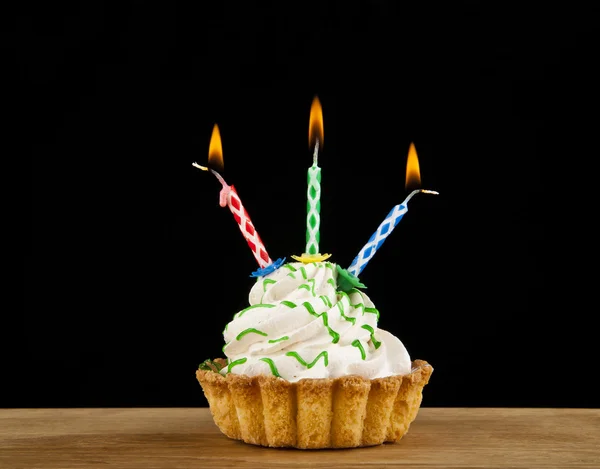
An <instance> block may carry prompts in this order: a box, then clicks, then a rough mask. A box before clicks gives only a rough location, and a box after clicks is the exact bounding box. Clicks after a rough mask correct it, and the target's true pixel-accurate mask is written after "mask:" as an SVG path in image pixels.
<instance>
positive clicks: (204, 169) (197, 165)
mask: <svg viewBox="0 0 600 469" xmlns="http://www.w3.org/2000/svg"><path fill="white" fill-rule="evenodd" d="M192 166H194V167H196V168H198V169H201V170H202V171H208V168H207V167H206V166H201V165H199V164H198V163H195V162H194V163H192Z"/></svg>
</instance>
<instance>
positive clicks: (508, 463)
mask: <svg viewBox="0 0 600 469" xmlns="http://www.w3.org/2000/svg"><path fill="white" fill-rule="evenodd" d="M283 466H285V467H289V468H303V467H327V468H344V469H348V468H356V467H365V466H369V467H418V468H431V467H433V468H442V467H443V468H457V467H461V468H471V467H478V468H502V467H510V468H528V469H535V468H560V469H567V468H573V467H577V468H581V467H588V468H595V469H599V468H600V409H512V408H505V409H497V408H427V407H425V408H422V409H421V410H420V411H419V415H418V416H417V419H416V420H415V421H414V422H413V424H412V425H411V428H410V430H409V432H408V434H407V435H406V436H405V437H404V438H403V439H402V440H401V441H400V442H399V443H397V444H385V445H381V446H375V447H371V448H358V449H350V450H304V451H303V450H295V449H271V448H261V447H257V446H252V445H247V444H245V443H241V442H238V441H235V440H230V439H228V438H227V437H225V436H224V435H223V434H221V433H220V431H219V430H218V429H217V427H216V426H215V425H214V423H213V421H212V417H211V416H210V413H209V411H208V409H206V408H169V409H167V408H151V409H147V408H133V409H120V408H119V409H113V408H111V409H107V408H105V409H0V468H2V469H4V468H10V469H16V468H27V469H33V468H44V469H52V468H61V469H70V468H94V467H103V468H104V467H124V468H125V467H127V468H144V469H153V468H170V469H175V468H195V469H197V468H220V467H229V468H232V467H235V468H261V469H264V468H268V467H283Z"/></svg>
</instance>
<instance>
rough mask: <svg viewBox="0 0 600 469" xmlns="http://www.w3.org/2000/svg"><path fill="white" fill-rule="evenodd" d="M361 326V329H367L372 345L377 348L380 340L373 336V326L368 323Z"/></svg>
mask: <svg viewBox="0 0 600 469" xmlns="http://www.w3.org/2000/svg"><path fill="white" fill-rule="evenodd" d="M361 327H362V328H363V329H365V330H367V331H369V333H370V334H371V342H373V345H374V346H375V350H377V349H378V348H379V347H380V346H381V342H379V341H378V340H377V339H376V338H375V331H374V330H373V328H372V327H371V326H369V325H368V324H365V325H363V326H361Z"/></svg>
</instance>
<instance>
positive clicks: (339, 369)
mask: <svg viewBox="0 0 600 469" xmlns="http://www.w3.org/2000/svg"><path fill="white" fill-rule="evenodd" d="M313 140H314V141H313ZM309 142H311V145H313V144H314V153H313V164H312V166H311V167H310V168H309V169H308V173H307V182H308V187H307V214H306V222H307V224H306V250H305V251H304V253H303V254H302V255H301V256H292V257H293V258H294V259H295V260H296V261H298V262H288V263H284V262H285V259H277V260H276V261H272V260H271V258H270V257H269V255H268V253H267V250H266V248H265V246H264V244H263V242H262V240H261V239H260V236H258V233H257V232H256V229H255V227H254V225H253V224H252V221H251V220H250V216H249V215H248V212H247V211H246V209H245V208H244V206H243V204H242V201H241V198H240V196H239V194H238V193H237V191H236V189H235V188H234V187H233V186H230V185H229V184H227V183H226V182H225V179H223V177H222V176H221V175H220V174H219V173H218V172H217V171H215V170H214V169H212V168H208V167H206V166H201V165H198V164H197V163H193V166H196V167H197V168H199V169H201V170H203V171H210V172H211V173H212V174H213V175H214V176H215V177H216V178H217V179H218V181H219V182H220V183H221V185H222V189H221V192H220V200H219V203H220V205H221V206H222V207H228V208H229V210H230V211H231V213H232V215H233V218H234V219H235V221H236V223H237V225H238V227H239V229H240V231H241V233H242V235H243V236H244V238H245V239H246V241H247V243H248V246H249V247H250V250H251V251H252V253H253V254H254V257H255V259H256V261H257V262H258V265H259V269H258V270H256V271H255V272H253V273H252V275H251V276H252V277H255V278H256V283H255V284H254V285H253V286H252V288H251V290H250V297H249V306H248V307H247V308H245V309H243V310H241V311H239V312H238V313H236V314H235V315H234V317H233V319H232V320H231V321H230V322H229V323H228V324H227V325H226V326H225V330H224V331H223V338H224V339H225V345H224V347H223V353H224V354H225V357H226V358H217V359H214V360H212V359H209V360H206V361H204V362H203V363H201V364H200V366H199V368H198V370H197V371H196V378H197V379H198V382H199V383H200V385H201V386H202V389H203V391H204V395H205V396H206V399H207V400H208V403H209V406H210V411H211V413H212V416H213V419H214V421H215V423H216V424H217V426H218V427H219V428H220V430H221V431H222V432H223V433H224V434H225V435H227V436H228V437H230V438H232V439H237V440H243V441H244V442H246V443H250V444H254V445H261V446H272V447H294V448H301V449H318V448H355V447H361V446H374V445H379V444H382V443H385V442H397V441H399V440H400V439H401V438H402V437H403V436H404V435H405V434H406V432H407V431H408V428H409V426H410V424H411V422H412V421H413V420H414V419H415V417H416V416H417V412H418V410H419V407H420V405H421V400H422V391H423V387H424V386H425V385H426V384H427V383H428V381H429V377H430V376H431V373H432V371H433V368H432V367H431V365H429V364H428V363H427V362H425V361H423V360H415V361H411V359H410V356H409V354H408V352H407V351H406V348H405V347H404V345H403V344H402V342H401V341H400V340H399V339H398V338H397V337H395V336H394V335H393V334H391V333H389V332H387V331H385V330H383V329H380V328H378V326H377V323H378V320H379V311H378V310H377V309H376V308H375V305H374V304H373V302H372V301H371V300H370V298H369V297H368V296H367V295H366V294H365V293H364V292H363V291H362V289H363V288H365V286H364V285H363V284H362V283H361V282H360V281H359V279H358V275H359V274H360V273H361V271H362V269H363V268H364V267H365V265H366V264H367V263H368V262H369V260H370V259H371V258H372V257H373V255H374V254H375V252H376V251H377V249H379V247H380V246H381V245H382V243H383V242H384V241H385V239H386V238H387V237H388V236H389V234H390V233H391V232H392V230H393V229H394V227H395V226H396V225H397V224H398V222H399V221H400V220H401V219H402V217H403V216H404V214H405V213H406V212H407V210H408V201H409V200H410V198H411V197H413V196H414V195H415V194H417V193H419V192H423V193H429V194H437V192H435V191H428V190H414V191H413V192H411V193H410V194H409V195H408V197H406V199H405V200H404V202H402V203H401V204H398V205H396V206H394V207H393V208H392V210H391V211H390V212H389V214H388V215H387V216H386V217H385V219H384V220H383V222H382V223H381V224H380V225H379V227H378V228H377V230H376V231H375V233H373V236H371V238H370V239H369V240H368V242H367V243H366V244H365V246H364V247H363V248H362V249H361V250H360V252H359V253H358V255H357V256H356V257H355V259H354V261H353V262H352V264H351V265H350V266H349V267H348V269H343V268H341V267H340V266H339V265H337V264H334V263H332V262H328V261H327V259H329V257H330V254H320V251H319V241H320V235H319V227H320V197H321V169H320V167H319V166H318V152H319V148H320V146H321V145H322V142H323V117H322V109H321V105H320V102H319V100H318V98H316V97H315V99H314V100H313V103H312V106H311V115H310V125H309ZM222 156H223V155H222V148H220V133H219V131H218V126H217V125H216V124H215V126H214V128H213V136H212V137H211V145H210V147H209V162H210V161H211V158H214V161H215V162H217V163H219V162H220V163H221V164H222ZM410 178H416V180H417V181H418V182H419V184H420V175H419V169H418V160H417V155H416V150H415V148H414V145H413V144H411V147H410V149H409V156H408V162H407V181H408V180H409V179H410Z"/></svg>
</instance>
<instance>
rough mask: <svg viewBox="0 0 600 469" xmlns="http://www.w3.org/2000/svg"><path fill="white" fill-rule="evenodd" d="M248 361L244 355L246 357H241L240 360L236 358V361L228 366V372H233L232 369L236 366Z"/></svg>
mask: <svg viewBox="0 0 600 469" xmlns="http://www.w3.org/2000/svg"><path fill="white" fill-rule="evenodd" d="M247 361H248V359H247V358H245V357H244V358H240V359H238V360H235V361H233V362H231V363H230V364H229V365H228V366H227V373H231V369H232V368H233V367H234V366H238V365H242V364H244V363H246V362H247Z"/></svg>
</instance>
